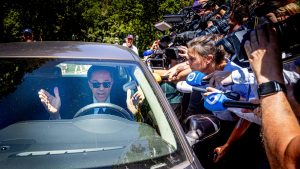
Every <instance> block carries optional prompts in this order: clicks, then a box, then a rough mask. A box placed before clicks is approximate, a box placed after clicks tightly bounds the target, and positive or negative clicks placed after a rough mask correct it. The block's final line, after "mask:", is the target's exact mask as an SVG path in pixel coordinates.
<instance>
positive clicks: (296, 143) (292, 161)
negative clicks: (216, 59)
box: [245, 26, 300, 168]
mask: <svg viewBox="0 0 300 169" xmlns="http://www.w3.org/2000/svg"><path fill="white" fill-rule="evenodd" d="M245 49H246V52H247V55H248V58H249V62H250V64H251V66H252V69H253V71H254V73H255V75H256V78H257V82H258V84H261V83H265V82H268V81H277V82H280V83H283V76H282V62H281V53H280V51H279V49H280V48H279V46H278V40H277V37H276V32H275V30H273V29H272V28H271V27H270V26H268V27H264V28H257V30H256V31H252V32H251V34H250V41H247V42H246V43H245ZM260 102H261V108H262V127H263V133H264V140H265V141H264V143H265V147H266V152H267V156H268V159H269V162H270V165H271V167H272V168H300V164H299V163H300V162H299V161H300V127H299V124H298V121H297V119H296V116H295V114H294V112H293V111H292V109H291V106H290V104H289V103H288V101H287V98H286V95H285V94H284V92H277V93H275V94H272V95H269V96H264V97H261V98H260Z"/></svg>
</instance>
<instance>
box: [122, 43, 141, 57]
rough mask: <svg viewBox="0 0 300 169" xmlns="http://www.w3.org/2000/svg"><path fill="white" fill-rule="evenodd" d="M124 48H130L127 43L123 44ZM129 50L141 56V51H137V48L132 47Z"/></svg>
mask: <svg viewBox="0 0 300 169" xmlns="http://www.w3.org/2000/svg"><path fill="white" fill-rule="evenodd" d="M123 46H126V47H128V46H127V44H126V43H123ZM128 48H129V49H131V50H133V51H134V52H135V53H136V54H137V55H139V51H138V49H137V47H136V46H134V45H131V47H128Z"/></svg>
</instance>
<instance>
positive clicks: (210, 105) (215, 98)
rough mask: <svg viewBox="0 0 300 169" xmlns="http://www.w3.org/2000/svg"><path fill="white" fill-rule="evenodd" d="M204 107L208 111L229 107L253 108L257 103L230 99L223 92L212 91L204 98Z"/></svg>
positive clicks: (257, 105)
mask: <svg viewBox="0 0 300 169" xmlns="http://www.w3.org/2000/svg"><path fill="white" fill-rule="evenodd" d="M204 107H205V108H206V109H208V110H210V111H223V110H226V109H227V108H229V107H234V108H245V109H251V110H253V109H256V108H257V107H259V104H254V103H251V102H246V101H236V100H232V99H230V98H228V97H227V96H226V95H225V94H224V93H212V94H210V95H208V96H207V97H206V98H205V99H204Z"/></svg>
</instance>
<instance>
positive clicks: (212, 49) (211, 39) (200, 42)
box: [187, 34, 227, 68]
mask: <svg viewBox="0 0 300 169" xmlns="http://www.w3.org/2000/svg"><path fill="white" fill-rule="evenodd" d="M222 37H223V36H222V35H218V34H211V35H204V36H200V37H197V38H194V39H193V40H191V41H189V42H188V43H187V47H188V48H189V49H192V50H193V51H195V52H197V53H198V55H199V56H201V57H206V56H208V55H213V57H214V58H213V66H214V67H215V68H217V67H219V66H221V65H222V64H223V63H224V61H225V56H226V55H227V53H226V51H225V50H224V48H223V46H222V45H220V46H215V43H216V42H217V41H219V40H220V39H222Z"/></svg>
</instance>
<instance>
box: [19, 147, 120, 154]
mask: <svg viewBox="0 0 300 169" xmlns="http://www.w3.org/2000/svg"><path fill="white" fill-rule="evenodd" d="M123 148H125V146H115V147H101V148H85V149H69V150H49V151H28V152H22V153H18V154H17V155H16V156H18V157H26V156H42V155H58V154H74V153H86V152H97V151H107V150H116V149H123Z"/></svg>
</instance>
